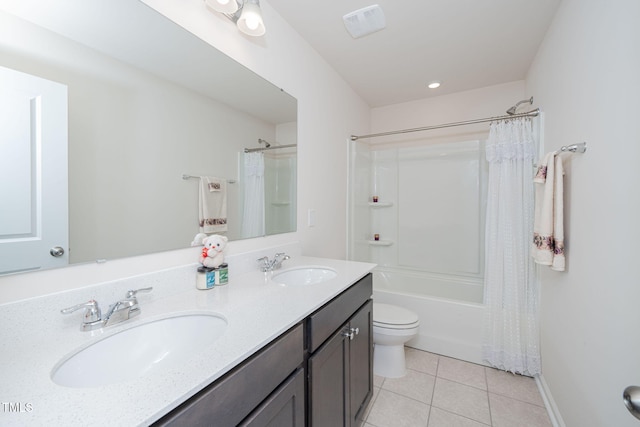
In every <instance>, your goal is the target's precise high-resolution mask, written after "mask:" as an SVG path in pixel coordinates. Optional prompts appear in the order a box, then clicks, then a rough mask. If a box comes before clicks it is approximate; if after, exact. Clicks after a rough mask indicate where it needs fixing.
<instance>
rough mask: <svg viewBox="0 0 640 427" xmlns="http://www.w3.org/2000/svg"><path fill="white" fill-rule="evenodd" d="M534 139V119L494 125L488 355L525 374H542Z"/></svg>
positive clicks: (488, 252)
mask: <svg viewBox="0 0 640 427" xmlns="http://www.w3.org/2000/svg"><path fill="white" fill-rule="evenodd" d="M534 152H535V144H534V141H533V132H532V123H531V119H529V118H520V119H512V120H506V121H499V122H494V123H492V124H491V127H490V132H489V139H488V141H487V161H488V162H489V182H488V195H487V217H486V231H485V232H486V234H485V239H486V243H485V260H486V261H485V280H484V302H485V306H486V318H485V334H484V342H483V357H484V359H485V360H486V361H487V362H488V363H490V364H491V365H492V366H495V367H497V368H499V369H503V370H505V371H510V372H514V373H520V374H524V375H536V374H539V373H540V349H539V336H538V335H539V334H538V287H537V283H536V280H535V276H534V264H533V259H532V258H531V256H530V252H529V248H530V246H531V239H532V233H533V166H532V164H533V157H534Z"/></svg>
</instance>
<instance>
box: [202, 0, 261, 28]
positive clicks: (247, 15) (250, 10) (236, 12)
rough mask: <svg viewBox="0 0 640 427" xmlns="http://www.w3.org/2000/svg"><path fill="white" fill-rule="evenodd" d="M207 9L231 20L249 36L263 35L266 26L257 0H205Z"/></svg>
mask: <svg viewBox="0 0 640 427" xmlns="http://www.w3.org/2000/svg"><path fill="white" fill-rule="evenodd" d="M205 3H206V5H207V7H209V9H211V10H213V11H215V12H219V13H221V14H223V15H224V16H226V17H227V18H229V19H230V20H232V21H233V22H235V23H236V25H237V26H238V29H239V30H240V31H242V32H243V33H245V34H247V35H249V36H255V37H259V36H262V35H264V33H265V32H266V28H265V26H264V21H263V20H262V11H261V10H260V3H259V1H258V0H205Z"/></svg>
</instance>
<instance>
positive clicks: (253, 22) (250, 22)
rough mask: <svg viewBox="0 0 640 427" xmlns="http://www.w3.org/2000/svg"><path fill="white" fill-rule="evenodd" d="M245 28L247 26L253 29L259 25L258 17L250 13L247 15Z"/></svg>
mask: <svg viewBox="0 0 640 427" xmlns="http://www.w3.org/2000/svg"><path fill="white" fill-rule="evenodd" d="M246 23H247V28H249V29H250V30H255V29H256V28H258V25H260V19H258V17H257V16H255V15H253V14H251V15H249V16H247V20H246Z"/></svg>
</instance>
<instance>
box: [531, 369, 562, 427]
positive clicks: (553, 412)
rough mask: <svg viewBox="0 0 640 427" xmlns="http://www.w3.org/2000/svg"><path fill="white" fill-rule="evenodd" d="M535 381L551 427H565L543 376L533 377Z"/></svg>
mask: <svg viewBox="0 0 640 427" xmlns="http://www.w3.org/2000/svg"><path fill="white" fill-rule="evenodd" d="M535 380H536V384H537V385H538V390H539V391H540V396H542V401H543V402H544V407H545V408H547V413H548V414H549V418H550V419H551V424H553V427H567V426H566V424H565V423H564V421H563V420H562V415H560V411H559V410H558V406H557V405H556V402H555V401H554V400H553V395H552V394H551V390H549V386H548V385H547V382H546V381H545V379H544V376H543V375H538V376H536V377H535Z"/></svg>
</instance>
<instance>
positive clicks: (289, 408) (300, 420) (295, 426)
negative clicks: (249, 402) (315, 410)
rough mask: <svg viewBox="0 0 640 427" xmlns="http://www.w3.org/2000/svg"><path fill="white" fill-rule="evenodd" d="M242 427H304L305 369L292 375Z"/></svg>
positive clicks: (241, 424)
mask: <svg viewBox="0 0 640 427" xmlns="http://www.w3.org/2000/svg"><path fill="white" fill-rule="evenodd" d="M240 426H241V427H304V369H302V368H300V369H298V370H297V371H296V373H295V374H293V375H291V377H290V378H289V379H288V380H287V381H285V382H284V383H283V384H282V385H281V386H280V387H278V389H277V390H276V391H274V392H273V393H272V394H271V396H269V398H268V399H266V400H265V401H264V402H262V404H261V405H260V406H259V407H258V408H257V409H256V410H255V411H253V413H252V414H251V415H250V416H249V417H247V419H245V420H244V421H243V422H242V423H240Z"/></svg>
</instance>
